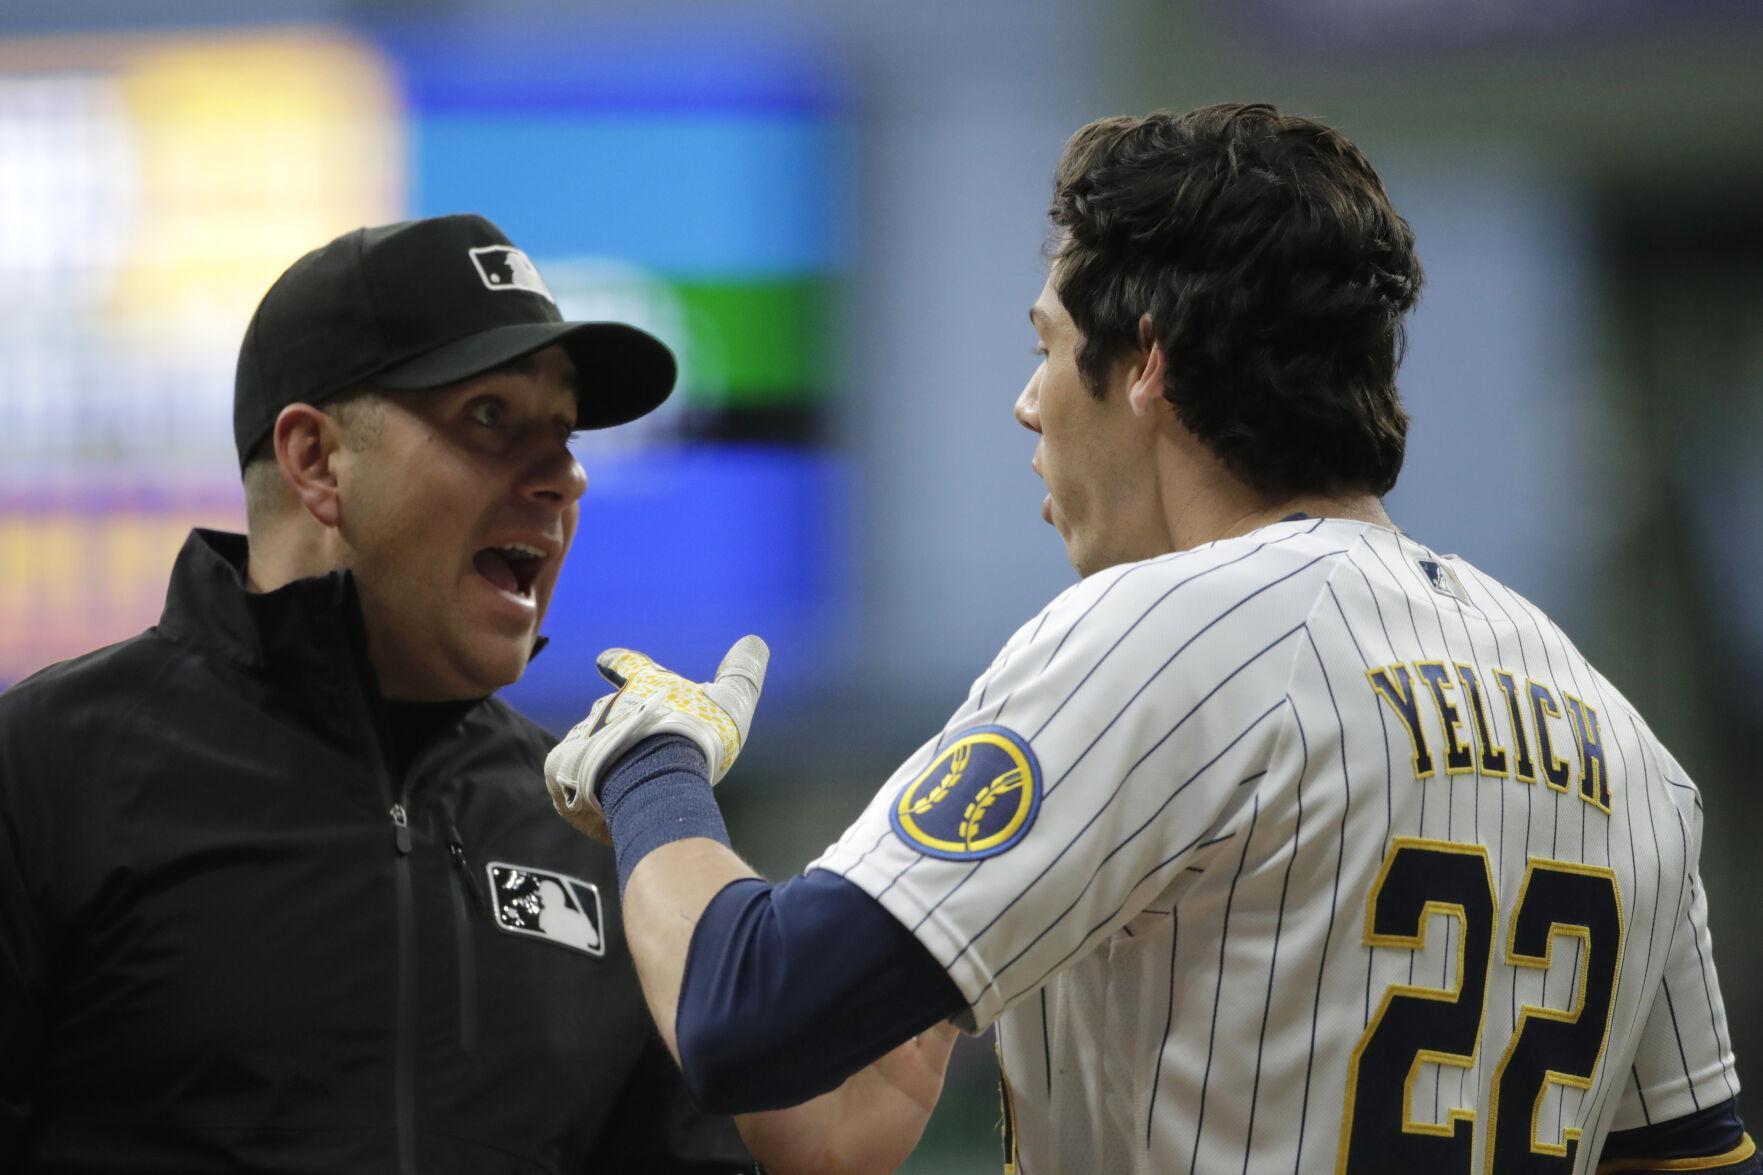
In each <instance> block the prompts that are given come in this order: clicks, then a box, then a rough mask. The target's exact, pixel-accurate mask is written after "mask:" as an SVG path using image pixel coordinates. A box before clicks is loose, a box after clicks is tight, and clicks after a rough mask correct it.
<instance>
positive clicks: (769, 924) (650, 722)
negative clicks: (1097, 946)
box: [547, 642, 964, 1173]
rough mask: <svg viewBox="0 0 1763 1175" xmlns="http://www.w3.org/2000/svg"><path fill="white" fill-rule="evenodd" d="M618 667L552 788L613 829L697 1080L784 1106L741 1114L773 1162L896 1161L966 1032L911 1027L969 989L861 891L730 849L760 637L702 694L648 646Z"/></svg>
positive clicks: (627, 887) (912, 1140)
mask: <svg viewBox="0 0 1763 1175" xmlns="http://www.w3.org/2000/svg"><path fill="white" fill-rule="evenodd" d="M755 644H757V642H755ZM744 647H745V651H744ZM743 651H744V655H743ZM601 664H602V668H603V670H606V671H607V672H608V676H609V677H612V678H613V679H614V680H615V681H616V682H618V683H619V684H621V686H622V688H621V690H620V692H619V694H618V695H615V696H614V697H613V698H612V699H607V700H603V701H602V703H600V704H598V705H597V706H596V707H595V710H594V711H593V712H591V713H590V714H589V717H588V719H587V720H586V721H584V722H583V723H582V724H581V725H579V726H578V727H577V729H576V730H575V731H573V732H572V733H571V735H570V736H569V737H568V738H566V739H565V740H564V741H563V743H561V744H559V747H558V748H557V749H556V750H554V751H553V753H552V758H551V760H550V761H549V762H548V764H547V782H548V783H549V784H550V786H551V787H552V793H553V797H554V798H555V799H556V800H557V802H558V808H559V811H560V812H562V813H563V814H564V815H565V817H566V818H568V819H570V821H571V822H572V823H574V824H576V825H577V827H579V828H582V829H583V831H587V832H590V834H592V833H593V832H595V831H599V830H602V829H604V828H605V827H606V826H607V825H609V826H610V835H611V839H612V841H613V845H614V849H615V851H616V854H617V862H618V870H619V883H620V888H621V891H622V892H623V904H624V913H625V917H624V922H625V928H626V935H627V937H628V939H629V941H630V944H631V953H632V957H633V958H634V960H635V962H636V965H637V971H638V975H639V977H640V979H641V981H642V984H643V989H644V995H645V997H646V999H647V1000H648V1002H649V1006H650V1009H651V1011H652V1013H653V1015H654V1018H655V1022H656V1025H657V1027H658V1029H659V1030H660V1032H661V1036H662V1039H663V1040H664V1041H665V1042H666V1044H667V1046H668V1048H669V1049H670V1050H671V1051H672V1052H673V1053H674V1055H675V1057H676V1058H677V1059H678V1060H679V1062H680V1065H681V1069H682V1071H683V1072H684V1074H685V1076H686V1081H687V1084H688V1087H689V1088H691V1089H692V1091H693V1093H694V1094H695V1096H696V1097H697V1098H698V1099H699V1100H700V1103H701V1104H703V1105H705V1106H706V1107H707V1108H711V1109H722V1110H727V1111H733V1112H739V1111H743V1110H745V1111H761V1110H765V1111H770V1112H764V1113H749V1114H747V1115H745V1116H743V1117H742V1118H741V1119H739V1124H740V1126H741V1130H742V1133H743V1135H744V1136H745V1137H746V1139H747V1141H748V1145H749V1146H750V1147H751V1148H752V1149H753V1152H754V1155H755V1157H757V1158H758V1159H759V1160H760V1161H761V1162H762V1163H763V1164H764V1165H765V1167H766V1169H767V1170H768V1171H772V1172H779V1173H781V1172H790V1171H814V1172H836V1171H849V1172H857V1171H890V1170H892V1169H893V1168H894V1167H895V1166H897V1165H898V1164H899V1162H901V1161H902V1160H903V1159H904V1158H905V1157H906V1155H907V1154H909V1153H910V1151H911V1149H912V1148H913V1146H915V1145H916V1143H917V1140H918V1137H919V1135H920V1134H921V1133H922V1131H923V1127H924V1123H925V1121H926V1119H928V1117H929V1114H930V1111H931V1109H932V1108H933V1107H934V1105H935V1103H936V1098H937V1096H938V1094H939V1093H940V1091H941V1086H942V1077H943V1069H944V1065H945V1064H946V1062H947V1058H948V1052H949V1047H950V1044H951V1043H952V1036H953V1030H952V1029H948V1028H947V1027H943V1028H939V1029H937V1030H935V1031H930V1032H924V1034H923V1035H922V1036H920V1037H919V1038H918V1039H911V1038H912V1037H913V1036H914V1034H915V1033H918V1032H920V1031H922V1030H924V1029H927V1028H930V1027H931V1026H932V1025H935V1024H937V1023H938V1022H939V1021H940V1020H942V1019H943V1018H944V1017H946V1016H947V1015H948V1014H950V1012H952V1011H954V1010H956V1009H958V1008H959V1007H961V1006H963V1003H964V1002H963V1001H962V1000H961V998H960V996H959V994H958V993H956V992H955V990H954V987H953V984H952V983H950V982H949V980H948V979H947V977H946V976H944V975H943V974H942V971H941V969H940V968H938V967H937V966H936V965H935V963H934V962H933V961H931V960H930V958H929V956H928V955H927V954H926V953H925V952H924V950H923V948H922V947H920V946H918V944H917V943H916V941H915V940H913V939H912V938H911V936H910V935H909V934H907V933H906V932H905V931H904V930H903V929H902V928H900V927H899V925H898V923H896V922H894V920H893V919H892V918H891V917H890V916H889V915H888V914H887V913H886V912H885V911H884V910H882V909H881V908H880V907H879V906H876V905H875V903H874V902H873V901H871V900H870V899H869V898H868V897H867V896H866V895H864V894H862V893H861V892H860V891H857V890H856V889H855V887H851V886H849V885H848V884H847V883H845V882H843V881H842V879H838V878H828V879H824V880H817V879H798V880H797V881H795V882H791V883H787V884H786V885H784V886H777V887H773V886H770V885H768V884H766V883H765V882H763V881H762V880H760V879H758V878H757V877H756V876H755V875H754V873H753V872H752V870H750V869H749V868H747V866H746V865H745V864H744V863H743V862H742V861H741V860H740V858H739V857H737V856H736V855H735V854H734V852H733V851H732V850H731V849H730V848H729V846H728V837H727V833H726V831H725V829H724V828H723V824H722V818H721V815H720V813H719V812H718V810H717V808H716V804H715V800H714V799H713V797H712V795H711V791H710V786H711V780H712V778H713V775H712V773H711V771H710V769H709V767H710V765H711V764H715V765H716V774H720V772H721V771H724V770H726V769H727V766H728V765H729V763H730V762H732V759H733V752H734V751H736V750H738V747H739V741H740V739H741V738H743V737H744V735H745V732H746V729H747V726H748V723H749V722H750V721H751V716H752V707H753V704H754V702H755V701H756V699H757V696H758V688H759V683H760V682H761V681H762V680H763V673H764V648H763V645H757V648H756V649H755V648H753V647H752V646H747V645H746V642H743V643H742V644H741V645H737V646H736V649H735V650H732V651H731V654H730V657H729V658H727V659H725V661H724V664H723V666H722V667H721V668H720V669H719V671H718V678H717V681H716V682H715V683H712V684H710V685H708V686H702V687H700V686H697V685H695V684H693V683H688V682H685V681H683V679H680V678H678V677H677V676H675V675H672V674H668V673H666V671H664V670H658V668H657V667H655V666H653V665H652V664H651V663H649V662H648V661H647V659H646V658H640V657H638V656H637V655H634V654H627V653H622V652H620V651H614V652H613V653H611V654H608V655H606V656H603V657H602V661H601ZM657 733H659V734H661V735H669V734H671V735H674V736H676V737H655V736H656V735H657ZM678 736H683V737H678ZM633 744H634V745H633ZM615 755H616V756H617V760H616V762H615V763H614V764H613V765H612V766H611V767H610V769H608V768H607V762H608V760H611V759H612V758H613V756H615ZM583 796H586V797H588V798H589V799H590V800H595V801H597V805H596V804H594V803H589V804H586V805H582V804H578V803H576V802H575V801H578V800H580V799H581V798H582V797H583ZM597 808H603V811H604V820H605V822H604V823H601V821H600V818H599V816H598V814H597V810H596V809H597ZM897 948H904V950H901V949H897ZM915 956H916V957H915ZM871 1062H874V1063H873V1064H872V1063H871ZM798 1103H800V1104H798ZM776 1107H789V1108H783V1109H779V1108H776Z"/></svg>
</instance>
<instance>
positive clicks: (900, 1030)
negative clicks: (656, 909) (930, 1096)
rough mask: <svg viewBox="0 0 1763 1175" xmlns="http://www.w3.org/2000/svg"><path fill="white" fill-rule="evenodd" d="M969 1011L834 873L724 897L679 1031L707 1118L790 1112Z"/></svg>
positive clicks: (701, 939)
mask: <svg viewBox="0 0 1763 1175" xmlns="http://www.w3.org/2000/svg"><path fill="white" fill-rule="evenodd" d="M966 1006H967V1001H966V999H964V998H963V997H962V995H961V992H960V989H959V988H957V987H956V986H955V983H954V981H953V980H951V979H950V978H949V976H948V974H947V973H946V972H944V970H943V968H942V967H941V966H940V965H939V964H938V963H937V961H936V960H935V959H934V958H932V957H931V955H930V952H929V951H927V950H926V949H925V948H924V946H923V945H922V944H921V943H920V942H919V941H918V940H917V939H916V938H914V937H913V936H912V933H911V932H910V931H908V930H907V929H906V928H905V927H904V926H902V925H900V923H899V922H898V921H896V920H895V919H894V917H893V915H891V914H889V913H888V912H887V910H885V909H883V908H882V906H881V904H880V903H878V902H877V901H876V900H875V899H874V898H872V897H870V896H869V895H868V894H867V893H865V892H864V891H863V890H861V889H859V888H857V886H855V885H853V884H851V883H850V882H849V881H846V880H845V879H844V878H843V877H840V876H839V875H838V874H836V873H828V872H825V871H823V870H815V871H813V872H811V873H808V874H805V875H804V876H801V877H795V878H792V879H791V880H789V881H786V882H784V883H782V884H781V885H772V884H770V883H768V882H765V881H761V880H760V879H758V878H756V877H755V878H746V879H743V880H740V881H734V882H731V883H729V884H728V885H727V886H724V887H723V888H722V890H721V891H720V892H718V893H717V895H716V896H715V897H714V898H712V899H711V901H710V904H709V905H708V906H707V907H705V910H704V913H703V916H702V917H701V918H700V919H699V920H698V926H697V928H696V930H695V931H694V932H693V934H692V944H691V949H690V950H689V952H688V953H687V956H686V968H685V975H684V977H683V979H682V982H681V986H680V998H679V1007H678V1009H677V1012H676V1019H675V1029H676V1033H677V1037H678V1042H679V1054H680V1067H681V1069H682V1070H683V1071H684V1073H685V1077H686V1084H687V1086H688V1087H689V1088H690V1089H691V1091H692V1094H693V1096H694V1097H695V1098H696V1099H697V1101H698V1104H699V1105H701V1106H703V1107H704V1108H705V1109H707V1110H711V1111H714V1112H718V1113H725V1114H739V1113H750V1112H753V1111H756V1110H773V1109H779V1108H781V1107H784V1106H793V1105H797V1104H799V1103H801V1102H804V1101H807V1100H808V1099H809V1098H811V1097H814V1096H816V1095H818V1094H822V1093H825V1092H827V1091H828V1090H831V1089H834V1088H836V1087H837V1086H838V1085H839V1084H840V1083H841V1082H842V1081H844V1079H845V1078H847V1077H849V1076H850V1075H851V1074H853V1073H855V1072H857V1071H858V1070H859V1069H861V1068H863V1067H864V1066H865V1065H867V1064H869V1063H870V1062H871V1061H873V1060H875V1059H876V1058H878V1057H880V1056H881V1055H882V1054H884V1053H886V1052H888V1051H889V1050H890V1049H892V1048H893V1047H894V1046H896V1045H898V1044H900V1043H902V1042H903V1041H905V1040H907V1039H908V1038H910V1037H911V1036H913V1035H914V1034H916V1033H919V1032H922V1031H924V1030H925V1029H926V1028H929V1027H931V1026H932V1025H934V1024H937V1023H939V1022H941V1021H943V1020H947V1019H948V1018H949V1017H950V1016H953V1015H954V1014H955V1013H956V1012H958V1011H960V1010H961V1009H963V1008H965V1007H966Z"/></svg>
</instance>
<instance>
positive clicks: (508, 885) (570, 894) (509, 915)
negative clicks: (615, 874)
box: [488, 861, 606, 958]
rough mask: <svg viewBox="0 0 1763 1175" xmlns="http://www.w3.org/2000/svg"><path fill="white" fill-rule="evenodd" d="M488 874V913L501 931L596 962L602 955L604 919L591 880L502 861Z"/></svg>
mask: <svg viewBox="0 0 1763 1175" xmlns="http://www.w3.org/2000/svg"><path fill="white" fill-rule="evenodd" d="M488 872H489V875H490V904H491V912H492V913H493V914H494V915H495V918H496V926H497V927H498V928H499V929H502V930H505V931H507V932H508V933H509V934H519V935H525V936H527V937H529V938H542V939H544V940H546V941H547V942H551V943H555V944H556V945H558V946H560V947H568V948H569V949H570V950H574V951H580V952H582V953H583V954H584V955H593V956H594V957H596V958H599V957H601V956H604V955H605V954H606V935H605V926H606V921H605V915H604V913H603V911H602V910H601V908H600V890H599V889H598V887H596V886H595V885H594V884H593V883H592V882H587V881H583V880H582V879H581V878H579V877H569V876H567V875H565V874H562V873H552V872H551V871H550V870H548V869H533V868H529V867H528V866H525V865H508V864H504V863H502V862H500V861H497V862H494V863H493V864H491V865H490V866H489V868H488Z"/></svg>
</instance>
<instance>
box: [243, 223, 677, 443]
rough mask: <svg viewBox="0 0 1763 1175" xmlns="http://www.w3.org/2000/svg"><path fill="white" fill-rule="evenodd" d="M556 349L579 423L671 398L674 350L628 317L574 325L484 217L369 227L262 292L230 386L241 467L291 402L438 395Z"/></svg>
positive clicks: (615, 418)
mask: <svg viewBox="0 0 1763 1175" xmlns="http://www.w3.org/2000/svg"><path fill="white" fill-rule="evenodd" d="M552 343H557V344H560V345H562V347H563V349H564V351H566V352H567V353H568V355H569V357H570V359H571V360H572V361H573V362H574V363H575V369H576V376H577V378H578V379H579V380H580V384H579V385H578V386H579V391H578V392H577V393H576V425H577V426H578V427H580V428H607V427H610V426H612V425H615V424H624V423H625V422H626V421H630V420H635V419H636V418H637V417H639V416H642V415H643V414H644V413H646V412H650V411H652V410H653V409H655V408H656V407H657V406H658V405H660V403H661V402H662V401H663V400H665V399H667V395H668V393H669V392H671V391H672V390H673V382H674V377H675V375H676V373H677V368H676V366H675V364H674V359H673V352H671V351H669V350H668V349H667V347H666V345H665V344H663V343H662V342H661V340H659V339H657V338H656V337H655V336H654V335H651V334H649V333H648V332H647V331H642V330H638V329H637V328H636V327H634V326H630V325H628V324H626V323H622V322H565V321H563V314H562V312H561V311H559V310H558V309H557V303H556V302H555V301H554V300H553V299H552V297H551V291H550V290H549V289H548V288H547V287H546V286H545V281H544V279H543V278H541V277H540V276H539V271H538V270H537V269H536V268H535V267H534V266H533V263H532V261H531V260H530V259H528V257H527V255H526V254H525V253H522V252H521V251H520V250H519V249H517V248H515V247H514V245H513V243H512V242H510V241H509V239H508V238H507V237H506V236H505V235H504V234H503V232H502V230H501V229H499V228H497V227H496V226H495V225H493V224H491V223H490V222H489V221H488V220H486V219H484V218H483V217H481V216H475V215H469V214H468V215H459V216H436V217H432V218H429V219H426V220H407V221H403V222H401V223H399V224H388V225H381V226H379V227H377V228H358V229H356V230H355V231H354V232H350V233H345V234H343V235H342V236H340V237H338V238H337V239H336V240H334V241H332V242H331V243H330V244H328V245H325V246H324V247H323V248H319V249H314V250H313V251H312V252H310V253H308V254H306V256H304V257H302V258H300V260H298V261H296V262H294V264H293V265H291V266H289V267H288V271H287V272H286V273H284V274H282V276H281V277H279V278H277V279H276V283H275V284H274V285H273V286H271V287H270V288H269V292H268V293H267V294H265V295H264V296H263V301H262V302H261V303H259V305H258V307H257V313H255V314H253V315H252V316H251V325H250V326H248V327H246V328H245V341H244V343H243V345H241V346H240V348H239V368H238V373H237V375H236V377H235V378H234V381H233V441H234V443H235V444H236V445H237V446H238V450H239V464H240V465H241V466H243V465H244V464H245V462H246V461H248V460H249V459H250V456H251V451H252V450H253V449H254V448H256V447H257V445H258V444H259V443H260V442H261V441H262V440H263V438H264V437H266V436H268V435H269V432H270V429H271V428H272V427H273V426H274V425H275V420H276V417H277V416H278V415H280V413H281V410H282V409H283V408H286V407H287V406H288V405H289V404H300V403H305V404H317V403H319V402H321V401H323V400H325V399H328V398H329V397H331V396H334V395H337V394H338V393H339V392H345V391H348V390H349V389H351V388H355V387H360V386H362V385H366V384H370V385H372V386H374V387H380V388H393V389H406V388H435V387H441V386H443V385H445V384H450V383H454V382H456V381H458V380H462V379H467V378H469V377H471V376H474V375H478V374H480V373H482V372H485V371H488V370H489V369H490V368H492V367H496V366H498V365H500V364H503V363H507V362H508V361H509V360H511V359H517V358H519V357H520V356H522V355H525V354H528V353H530V352H533V351H537V350H540V349H541V348H544V347H548V346H550V345H551V344H552Z"/></svg>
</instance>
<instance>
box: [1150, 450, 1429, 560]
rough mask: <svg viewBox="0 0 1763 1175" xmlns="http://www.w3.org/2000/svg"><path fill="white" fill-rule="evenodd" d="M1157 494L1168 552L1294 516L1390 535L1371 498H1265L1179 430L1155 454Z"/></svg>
mask: <svg viewBox="0 0 1763 1175" xmlns="http://www.w3.org/2000/svg"><path fill="white" fill-rule="evenodd" d="M1158 465H1159V489H1160V491H1161V493H1160V496H1161V498H1162V503H1163V517H1164V525H1165V527H1166V528H1167V533H1168V537H1169V542H1170V549H1171V550H1176V551H1185V550H1189V549H1191V548H1193V547H1197V546H1200V545H1201V544H1203V543H1210V542H1215V541H1217V540H1219V539H1228V538H1235V537H1237V536H1238V535H1243V534H1247V533H1249V532H1250V531H1252V530H1256V529H1259V528H1260V527H1263V526H1267V525H1269V524H1271V523H1275V522H1278V521H1280V520H1281V519H1285V518H1290V517H1291V516H1292V515H1294V514H1302V515H1305V516H1306V517H1310V518H1344V519H1350V520H1352V521H1356V522H1367V523H1370V524H1371V525H1373V526H1382V527H1388V528H1390V529H1392V530H1393V529H1395V524H1394V523H1392V522H1391V521H1390V516H1389V514H1388V513H1387V512H1386V511H1385V510H1384V506H1383V500H1382V499H1381V498H1379V497H1378V496H1377V495H1376V494H1371V493H1364V492H1348V493H1340V494H1265V493H1262V492H1260V491H1258V490H1256V489H1254V488H1253V487H1251V486H1249V485H1248V484H1246V483H1245V482H1243V481H1242V479H1240V478H1238V477H1237V476H1236V474H1235V473H1233V472H1232V471H1231V470H1230V468H1229V467H1228V466H1227V465H1225V463H1224V462H1223V461H1221V460H1219V459H1218V458H1217V457H1215V456H1214V455H1213V454H1212V452H1211V450H1209V449H1207V448H1206V447H1205V446H1204V445H1203V444H1202V443H1201V442H1200V440H1199V438H1197V437H1195V436H1194V435H1193V434H1192V433H1191V432H1188V430H1187V429H1185V428H1180V427H1179V426H1178V427H1177V428H1175V429H1173V430H1171V431H1170V432H1169V433H1166V434H1165V439H1164V443H1163V444H1161V445H1160V446H1159V448H1158Z"/></svg>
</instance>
